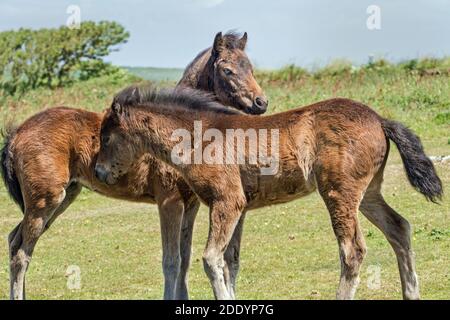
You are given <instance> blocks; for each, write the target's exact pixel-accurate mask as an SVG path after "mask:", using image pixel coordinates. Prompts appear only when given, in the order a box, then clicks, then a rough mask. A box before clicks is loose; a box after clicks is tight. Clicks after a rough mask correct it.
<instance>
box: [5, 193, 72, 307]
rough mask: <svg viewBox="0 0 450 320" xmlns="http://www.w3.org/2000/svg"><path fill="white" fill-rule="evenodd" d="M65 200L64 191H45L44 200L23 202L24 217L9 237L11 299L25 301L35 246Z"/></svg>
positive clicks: (36, 199)
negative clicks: (29, 268) (29, 269)
mask: <svg viewBox="0 0 450 320" xmlns="http://www.w3.org/2000/svg"><path fill="white" fill-rule="evenodd" d="M64 197H65V190H64V189H63V190H61V191H60V192H55V193H52V192H48V193H46V196H45V197H40V198H35V199H34V200H28V201H26V203H25V214H24V218H23V220H22V222H20V223H19V225H18V226H17V227H16V228H14V230H13V231H12V232H11V233H10V235H9V237H8V243H9V255H10V281H11V283H10V297H11V299H24V298H25V273H26V271H27V269H28V265H29V263H30V260H31V256H32V254H33V250H34V247H35V245H36V243H37V241H38V239H39V237H40V236H41V235H42V233H43V232H44V230H45V226H46V224H47V222H48V221H49V220H50V219H51V217H52V215H53V214H54V212H55V210H56V209H57V207H58V206H59V205H60V203H61V202H62V201H63V199H64Z"/></svg>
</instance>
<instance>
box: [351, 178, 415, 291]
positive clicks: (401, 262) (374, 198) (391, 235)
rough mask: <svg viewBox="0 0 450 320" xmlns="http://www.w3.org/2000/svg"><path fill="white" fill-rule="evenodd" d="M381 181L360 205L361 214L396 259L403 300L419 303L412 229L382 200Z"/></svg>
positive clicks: (373, 183)
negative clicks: (370, 223) (384, 240)
mask: <svg viewBox="0 0 450 320" xmlns="http://www.w3.org/2000/svg"><path fill="white" fill-rule="evenodd" d="M381 181H382V177H380V176H378V177H377V178H375V179H374V181H373V182H372V183H371V185H370V187H369V188H368V190H367V192H366V194H365V195H364V198H363V200H362V202H361V206H360V208H359V209H360V210H361V212H362V213H363V214H364V215H365V216H366V217H367V219H369V220H370V222H372V223H373V224H374V225H375V226H377V228H379V229H380V230H381V232H383V234H384V235H385V237H386V238H387V240H388V241H389V243H390V244H391V246H392V248H393V249H394V252H395V255H396V256H397V262H398V268H399V271H400V279H401V282H402V292H403V298H404V299H419V298H420V294H419V281H418V279H417V275H416V271H415V262H414V253H413V251H412V248H411V237H410V226H409V223H408V221H407V220H406V219H404V218H403V217H402V216H400V215H399V214H398V213H397V212H395V210H394V209H392V208H391V207H390V206H389V205H388V204H387V203H386V202H385V201H384V199H383V196H382V195H381V193H380V188H381Z"/></svg>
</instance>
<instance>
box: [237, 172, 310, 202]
mask: <svg viewBox="0 0 450 320" xmlns="http://www.w3.org/2000/svg"><path fill="white" fill-rule="evenodd" d="M244 180H247V183H244V190H245V193H246V196H247V209H256V208H260V207H264V206H268V205H272V204H278V203H285V202H289V201H293V200H295V199H299V198H301V197H304V196H306V195H308V194H310V193H311V192H313V191H314V190H315V189H316V187H315V183H314V179H312V177H308V178H305V175H304V173H303V171H302V170H301V169H300V168H299V167H298V166H296V167H294V168H292V167H290V168H280V170H279V172H278V173H277V174H276V175H273V176H270V175H258V176H257V177H256V178H255V176H253V178H249V179H244Z"/></svg>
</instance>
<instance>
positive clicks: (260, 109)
mask: <svg viewBox="0 0 450 320" xmlns="http://www.w3.org/2000/svg"><path fill="white" fill-rule="evenodd" d="M268 105H269V101H268V100H267V98H266V97H262V96H258V97H256V98H255V100H253V108H252V109H253V111H254V113H255V114H262V113H264V112H266V110H267V106H268Z"/></svg>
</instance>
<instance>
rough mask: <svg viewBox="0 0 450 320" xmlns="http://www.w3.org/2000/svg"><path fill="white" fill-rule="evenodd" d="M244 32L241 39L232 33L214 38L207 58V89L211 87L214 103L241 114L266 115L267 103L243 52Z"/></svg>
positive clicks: (245, 35)
mask: <svg viewBox="0 0 450 320" xmlns="http://www.w3.org/2000/svg"><path fill="white" fill-rule="evenodd" d="M246 44H247V33H244V35H243V36H242V37H240V36H238V35H237V34H236V33H232V32H231V33H230V32H229V33H227V34H225V35H222V33H221V32H219V33H218V34H217V35H216V37H215V38H214V44H213V46H212V48H211V57H210V59H209V61H208V64H209V73H210V74H209V76H208V86H212V88H210V89H213V91H214V93H215V95H216V96H217V98H218V100H219V101H220V102H221V103H222V104H224V105H229V106H233V107H235V108H237V109H239V110H241V111H243V112H245V113H249V114H262V113H264V112H266V110H267V106H268V100H267V98H266V97H265V95H264V92H263V90H262V89H261V87H260V86H259V85H258V83H257V82H256V80H255V77H254V76H253V67H252V64H251V63H250V60H249V59H248V57H247V55H246V53H245V46H246Z"/></svg>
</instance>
